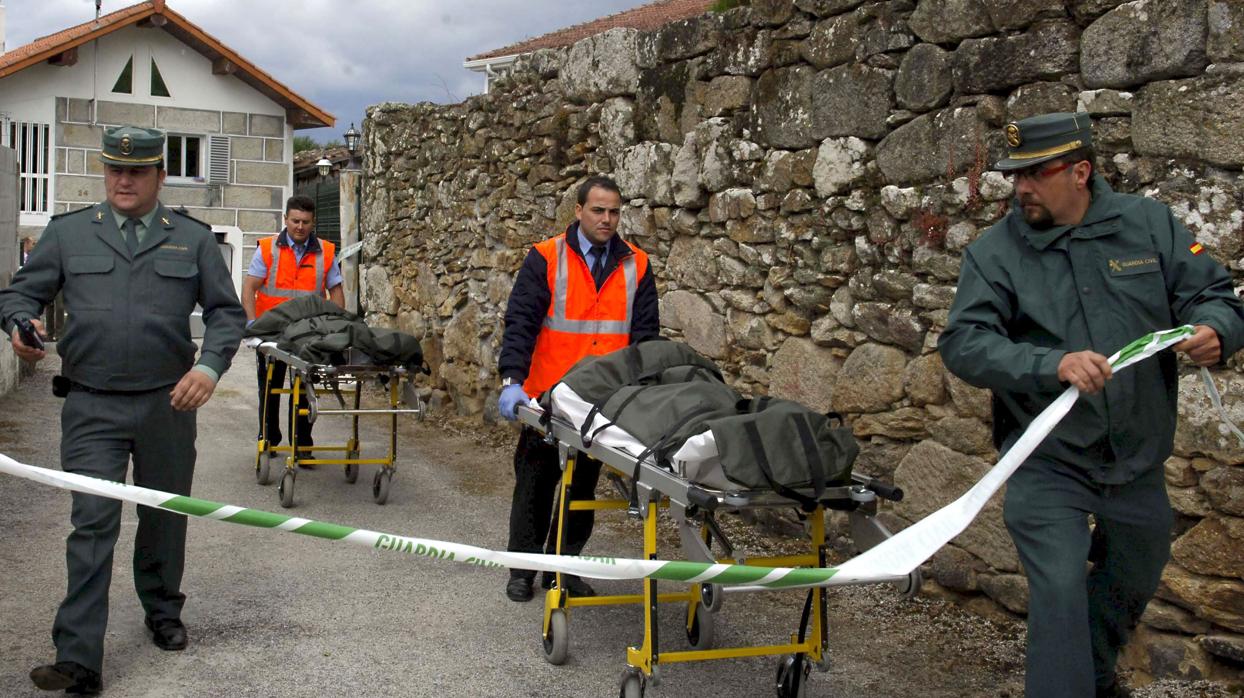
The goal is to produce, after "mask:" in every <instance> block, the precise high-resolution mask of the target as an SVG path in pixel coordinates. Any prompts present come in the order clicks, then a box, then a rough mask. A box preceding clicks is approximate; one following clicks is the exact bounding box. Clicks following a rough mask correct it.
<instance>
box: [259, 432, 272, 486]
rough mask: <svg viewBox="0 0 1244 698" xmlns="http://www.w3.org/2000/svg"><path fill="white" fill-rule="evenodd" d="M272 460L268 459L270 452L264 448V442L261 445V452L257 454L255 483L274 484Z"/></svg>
mask: <svg viewBox="0 0 1244 698" xmlns="http://www.w3.org/2000/svg"><path fill="white" fill-rule="evenodd" d="M271 461H272V459H271V458H269V457H268V450H267V448H265V447H264V445H263V442H262V441H261V442H260V444H259V452H258V453H256V454H255V482H258V483H259V484H261V485H266V484H268V483H269V482H272V463H271Z"/></svg>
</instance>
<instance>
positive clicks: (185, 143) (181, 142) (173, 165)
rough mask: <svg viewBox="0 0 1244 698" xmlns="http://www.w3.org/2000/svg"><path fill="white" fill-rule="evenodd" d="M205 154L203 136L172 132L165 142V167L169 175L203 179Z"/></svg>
mask: <svg viewBox="0 0 1244 698" xmlns="http://www.w3.org/2000/svg"><path fill="white" fill-rule="evenodd" d="M204 155H205V153H204V150H203V137H202V136H186V135H180V134H172V133H170V134H169V136H168V142H167V143H166V144H165V152H164V169H165V171H167V172H168V176H169V177H182V178H185V179H194V180H199V181H202V179H203V165H204V162H203V161H204V159H205V158H204Z"/></svg>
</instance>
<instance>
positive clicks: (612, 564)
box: [0, 325, 1218, 589]
mask: <svg viewBox="0 0 1244 698" xmlns="http://www.w3.org/2000/svg"><path fill="white" fill-rule="evenodd" d="M1192 332H1193V329H1192V327H1190V326H1187V325H1185V326H1183V327H1177V328H1175V329H1172V330H1167V331H1165V332H1155V333H1153V334H1150V335H1146V336H1144V337H1141V338H1140V339H1138V340H1136V341H1134V342H1132V343H1131V344H1128V345H1127V346H1126V347H1124V348H1123V349H1121V350H1119V352H1118V353H1116V354H1115V355H1114V356H1111V357H1110V363H1111V365H1112V366H1113V368H1114V370H1116V371H1118V370H1120V369H1122V368H1125V367H1127V366H1130V365H1131V364H1133V363H1136V362H1137V361H1140V360H1142V359H1145V358H1148V357H1150V356H1153V355H1154V354H1156V353H1158V352H1159V351H1162V350H1163V349H1166V348H1167V347H1170V346H1172V345H1174V344H1177V343H1179V342H1181V341H1183V340H1184V339H1186V338H1187V337H1188V336H1190V335H1191V334H1192ZM1209 387H1210V389H1211V390H1212V388H1213V384H1212V383H1210V384H1209ZM1078 396H1079V392H1078V391H1077V390H1076V389H1075V388H1074V387H1073V388H1068V389H1067V391H1066V392H1064V393H1063V394H1062V395H1061V396H1059V397H1058V399H1056V400H1055V401H1054V402H1053V403H1051V404H1050V406H1049V407H1047V408H1046V409H1045V410H1044V411H1043V412H1042V413H1041V414H1040V415H1039V416H1038V417H1037V419H1036V420H1034V421H1033V423H1032V426H1030V427H1029V428H1028V429H1027V430H1026V431H1025V432H1024V433H1023V435H1022V436H1020V439H1019V441H1018V442H1016V444H1015V446H1014V447H1013V448H1011V450H1010V451H1008V452H1007V454H1006V456H1004V457H1003V458H1002V459H1001V460H1000V461H998V464H997V465H995V466H994V467H993V468H992V469H991V470H990V471H989V472H988V473H987V474H986V475H985V477H984V478H982V479H981V481H980V482H978V483H976V485H974V486H973V487H972V488H971V489H970V490H968V492H967V493H965V494H964V495H963V496H962V497H960V498H959V499H957V500H955V501H954V502H952V503H950V504H948V505H947V506H945V507H943V508H942V509H939V510H938V511H936V512H934V513H933V514H930V515H929V516H927V517H925V518H924V519H922V520H921V521H919V522H917V523H916V524H914V525H912V526H909V527H907V528H906V529H904V530H902V531H900V532H899V533H898V534H897V535H895V536H894V537H892V538H890V539H888V540H886V541H885V542H883V543H881V544H880V545H878V546H876V547H874V548H872V549H871V550H868V551H866V552H865V553H863V554H861V555H858V556H856V557H854V558H852V559H851V560H848V561H847V562H846V563H844V564H843V565H841V566H839V567H836V568H835V567H826V568H791V567H756V566H751V565H728V564H713V563H703V562H686V561H667V560H633V559H626V558H608V557H591V556H561V555H539V554H533V553H512V552H503V551H497V550H489V549H487V548H480V547H477V546H473V545H462V544H460V543H450V542H446V541H439V540H431V539H427V538H418V537H414V536H399V535H395V534H390V533H379V532H376V531H368V530H365V529H361V528H351V527H349V526H341V525H338V524H333V523H326V522H322V521H313V520H311V519H304V518H299V517H296V516H284V515H282V514H274V513H271V512H267V511H262V510H259V509H247V508H244V507H238V506H233V505H230V504H221V503H220V502H211V501H208V500H205V499H197V498H195V497H183V496H179V495H174V494H169V493H167V492H160V491H158V490H152V489H147V488H145V487H135V486H133V485H126V484H124V483H118V482H110V481H107V480H100V479H98V478H93V477H87V476H85V475H78V474H75V473H66V472H61V471H59V470H49V469H46V468H37V467H34V466H30V465H26V464H23V463H19V462H17V461H15V460H13V459H12V458H9V457H7V456H5V455H3V454H0V472H3V473H7V474H9V475H15V476H17V477H21V478H25V479H27V480H33V481H35V482H39V483H42V484H45V485H50V486H52V487H58V488H61V489H68V490H73V491H75V492H82V493H85V494H93V495H98V496H101V497H109V498H112V499H119V500H123V501H127V502H133V503H135V504H142V505H145V506H149V507H155V508H159V509H164V510H166V511H172V512H176V513H178V514H185V515H186V516H194V517H197V518H202V519H214V520H217V521H227V522H229V523H235V524H241V525H243V526H254V527H257V528H268V529H275V530H280V531H288V532H290V533H298V534H301V535H304V536H312V537H314V538H323V539H325V540H331V541H345V542H348V543H353V544H355V545H361V546H366V547H368V548H371V549H373V550H378V551H388V552H398V553H403V554H409V555H412V556H416V557H426V558H429V559H434V560H444V561H450V562H461V563H466V564H471V565H479V566H483V567H496V568H500V567H513V568H520V569H529V570H538V571H550V572H562V573H567V574H577V575H580V576H583V577H592V578H595V579H641V578H651V579H660V580H664V581H671V582H683V583H713V584H723V585H731V586H743V587H748V588H757V589H786V588H797V587H810V586H831V585H838V584H860V583H867V582H875V581H889V580H893V579H899V578H902V577H904V576H906V575H907V574H909V573H910V572H911V571H912V570H914V569H916V567H918V566H919V565H920V564H921V563H923V562H924V561H925V560H927V559H929V557H931V556H932V555H933V553H935V552H937V550H938V549H940V548H941V547H942V546H943V545H945V544H946V543H948V542H950V540H951V539H952V538H954V537H955V536H957V535H959V533H961V532H962V531H963V529H964V528H967V526H968V524H970V523H971V522H972V519H974V518H975V517H976V515H977V513H979V512H980V510H981V508H982V507H983V506H984V505H985V502H987V501H988V500H989V497H990V496H992V495H993V493H994V492H996V491H997V490H998V488H999V487H1000V486H1001V485H1002V483H1003V482H1005V481H1006V479H1007V478H1008V477H1010V475H1011V473H1012V472H1014V471H1015V469H1016V468H1017V467H1019V464H1020V463H1022V462H1023V461H1024V460H1026V459H1027V458H1028V456H1029V454H1031V453H1032V451H1033V450H1034V449H1035V448H1036V447H1037V445H1038V444H1039V443H1040V442H1041V441H1042V440H1043V439H1044V438H1045V437H1046V436H1047V435H1048V434H1049V433H1050V431H1052V430H1053V429H1054V426H1055V425H1056V424H1057V423H1058V422H1059V420H1061V419H1062V418H1063V417H1064V416H1065V415H1066V414H1067V412H1068V411H1069V410H1070V409H1071V405H1072V404H1073V403H1075V401H1076V398H1077V397H1078ZM1213 396H1214V398H1215V403H1216V404H1218V403H1217V400H1216V398H1217V394H1216V392H1214V393H1213Z"/></svg>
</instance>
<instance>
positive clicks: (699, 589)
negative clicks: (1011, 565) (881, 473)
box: [518, 406, 922, 698]
mask: <svg viewBox="0 0 1244 698" xmlns="http://www.w3.org/2000/svg"><path fill="white" fill-rule="evenodd" d="M518 417H519V420H520V421H521V422H522V423H524V424H525V425H527V426H529V427H531V428H533V429H535V430H537V431H538V432H540V433H541V434H544V436H545V438H546V440H548V441H549V442H550V443H555V444H557V446H558V453H559V457H560V462H561V466H562V480H561V486H560V489H559V496H558V507H559V511H558V517H557V530H556V534H555V535H556V541H557V552H558V553H559V554H560V553H561V549H562V544H563V540H564V526H565V522H566V518H567V515H568V513H569V512H571V511H580V510H617V509H623V510H628V511H629V513H631V514H632V515H634V516H636V517H638V518H640V519H642V520H643V532H644V533H643V547H644V551H643V555H644V558H645V559H650V560H655V559H657V518H658V516H657V514H658V511H659V510H660V509H667V510H668V512H669V515H670V516H671V518H672V519H673V521H674V523H675V524H676V526H677V529H678V535H679V540H680V543H681V547H682V549H683V553H684V554H685V556H686V557H687V558H688V559H689V560H692V561H696V562H710V563H711V562H718V563H731V564H740V565H754V566H762V567H826V566H827V562H826V558H827V550H828V549H827V546H826V544H825V517H824V513H825V510H826V509H834V510H841V511H845V512H846V513H847V517H848V521H849V524H850V531H851V537H852V539H853V540H854V542H855V544H856V546H857V547H858V548H859V549H860V550H866V549H869V548H872V547H873V546H875V545H877V544H878V543H880V542H881V541H883V540H885V539H886V538H888V537H890V532H889V531H887V530H886V528H885V527H884V526H883V525H882V524H881V523H880V522H879V521H878V520H877V519H876V518H875V515H876V512H877V502H878V499H879V498H881V499H889V500H892V501H898V500H900V499H901V498H902V496H903V493H902V491H901V490H900V489H898V488H896V487H893V486H891V485H887V484H885V483H882V482H879V481H877V480H873V479H871V478H868V477H864V476H860V475H852V482H851V484H850V485H845V486H840V487H828V488H826V489H825V490H824V492H822V493H821V495H820V496H819V497H817V498H815V508H814V509H813V510H812V511H809V512H808V516H807V520H808V523H809V535H810V538H811V541H810V549H809V551H808V552H807V553H805V554H801V555H793V556H783V557H751V558H743V557H742V556H740V555H738V554H736V551H735V550H734V548H733V546H732V545H731V544H730V541H729V539H728V538H727V536H726V535H725V534H724V533H723V531H722V529H721V527H720V526H719V525H718V523H717V514H718V513H720V512H724V511H730V510H736V511H737V510H741V509H748V508H764V507H770V508H774V507H792V506H795V502H793V501H792V500H791V499H788V498H786V497H782V496H780V495H778V494H776V493H775V492H773V491H771V490H764V491H723V490H717V489H710V488H706V487H703V486H700V485H697V484H694V483H692V482H690V481H688V480H687V479H684V478H683V477H680V476H679V475H678V474H677V473H676V472H673V471H671V470H669V469H666V468H664V467H661V466H659V465H658V464H657V463H656V462H655V461H654V460H653V459H652V458H651V457H646V458H644V459H643V460H637V458H636V457H635V456H633V455H631V454H630V453H628V452H627V451H625V450H622V449H620V448H618V447H615V446H611V445H607V444H605V443H602V441H601V440H599V439H597V440H595V441H592V442H589V443H585V442H584V440H583V438H582V435H581V430H580V428H579V427H578V426H576V425H574V424H572V423H571V422H570V421H568V420H567V419H564V418H561V417H559V416H556V415H545V414H544V413H543V412H541V411H540V410H538V409H534V408H532V407H530V406H520V407H519V409H518ZM580 455H586V456H590V457H592V458H594V459H596V460H599V461H600V462H601V463H602V464H603V465H604V468H603V470H602V472H604V473H605V474H606V476H607V477H609V478H610V479H611V480H612V481H613V482H614V484H615V486H616V487H617V488H618V490H619V494H620V497H619V498H618V499H611V500H591V501H570V500H569V498H568V497H569V487H570V483H571V481H572V478H573V475H574V468H575V464H576V461H577V459H578V457H579V456H580ZM803 494H805V495H810V494H811V491H807V492H804V493H803ZM715 550H716V551H718V552H714V551H715ZM747 579H749V578H747V577H740V581H741V582H744V581H746V580H747ZM687 581H688V584H687V587H686V589H685V590H680V591H674V592H658V590H657V582H656V580H655V579H646V580H644V581H643V592H642V593H641V594H626V595H613V596H593V597H578V598H576V597H573V596H572V595H571V594H570V593H568V592H567V591H566V587H565V585H564V584H562V580H561V575H560V574H558V576H557V581H556V583H555V584H554V586H553V587H552V588H551V589H549V591H548V593H547V594H546V595H545V597H544V622H543V627H542V629H541V638H542V640H543V646H544V656H545V659H546V660H548V661H549V662H550V663H552V664H562V663H564V662H565V661H566V659H567V657H568V656H569V651H570V650H569V646H570V638H569V619H570V609H571V608H574V607H579V606H604V605H616V604H640V605H641V606H642V607H643V609H644V639H643V642H642V644H641V645H639V646H637V647H629V648H627V653H626V669H625V671H624V672H623V674H622V678H621V681H620V685H619V695H620V696H621V697H622V698H639V697H641V696H643V694H644V691H645V688H646V686H647V684H648V683H652V684H653V685H655V684H656V683H657V682H658V681H659V680H660V676H661V673H660V669H661V666H662V665H663V664H669V663H676V662H695V661H704V660H710V659H730V658H740V657H761V656H783V655H785V656H783V658H782V660H781V661H780V662H779V664H778V669H777V679H776V688H777V695H778V696H779V697H783V696H785V697H790V698H794V697H796V696H802V695H804V688H805V686H806V679H807V678H808V675H809V674H810V670H811V667H813V666H815V667H817V668H818V669H820V670H821V671H828V670H829V666H830V665H829V655H828V650H829V628H828V624H827V618H826V590H825V589H824V588H821V587H816V588H813V589H810V590H807V592H806V593H807V597H806V599H805V604H804V612H803V618H802V620H801V623H800V627H799V628H798V631H797V632H796V633H794V634H792V635H791V637H790V640H789V641H788V642H785V643H776V644H768V645H758V646H745V647H720V648H717V647H714V646H713V638H714V634H715V633H714V630H715V627H716V617H717V613H718V612H719V611H720V610H721V608H722V604H723V601H724V597H725V595H726V594H729V593H736V592H746V591H758V590H760V588H758V587H748V586H746V585H744V584H740V585H738V586H721V585H719V584H699V583H696V581H695V579H694V578H689V579H688V580H687ZM881 581H887V582H892V583H894V584H895V586H896V588H897V589H898V591H899V593H901V594H905V595H909V596H914V595H915V594H916V593H918V592H919V589H920V585H921V581H922V580H921V575H920V571H919V568H918V567H917V568H916V569H915V571H913V572H912V573H910V574H908V575H906V576H904V577H897V578H894V579H886V580H881ZM671 602H674V603H683V604H686V626H685V627H686V639H687V644H688V646H689V648H690V649H687V650H676V651H668V650H667V651H661V649H660V647H659V645H658V636H657V627H658V626H657V611H658V604H660V603H671Z"/></svg>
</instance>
